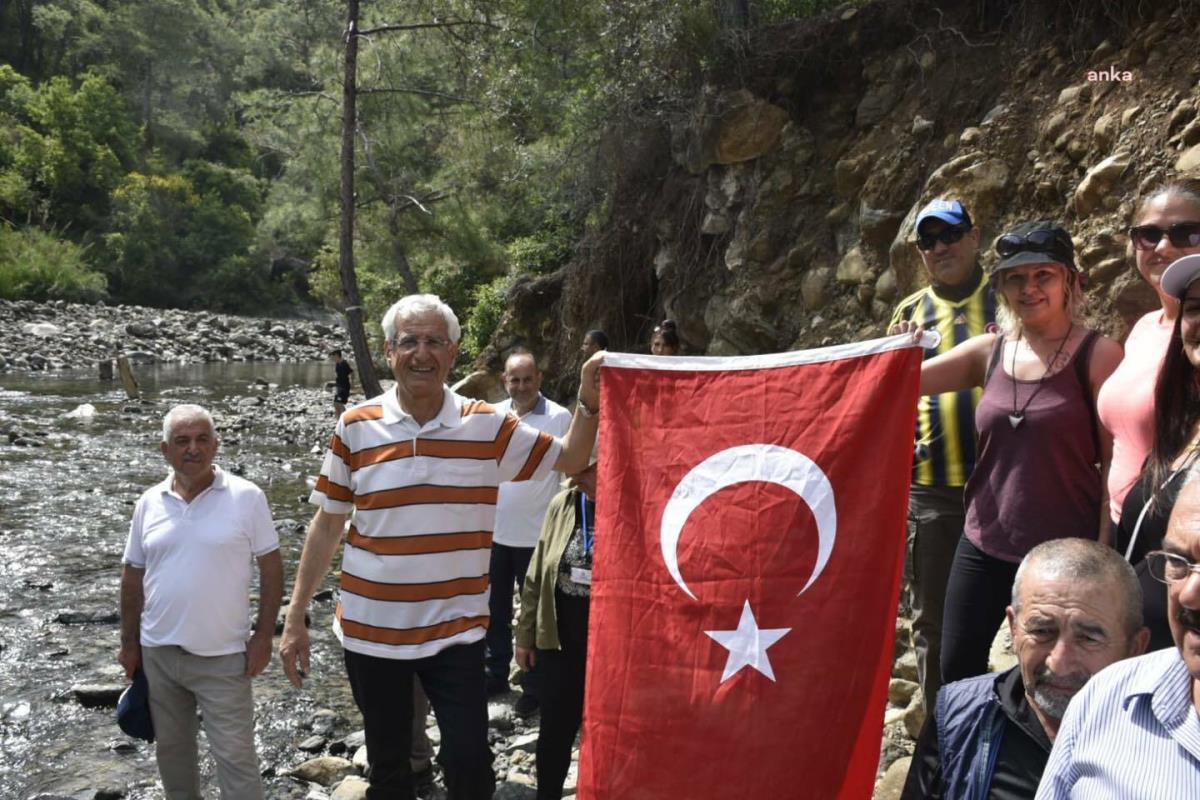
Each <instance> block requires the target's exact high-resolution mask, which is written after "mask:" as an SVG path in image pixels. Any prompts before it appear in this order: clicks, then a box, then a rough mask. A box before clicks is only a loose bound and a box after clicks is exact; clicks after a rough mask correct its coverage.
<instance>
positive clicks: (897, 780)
mask: <svg viewBox="0 0 1200 800" xmlns="http://www.w3.org/2000/svg"><path fill="white" fill-rule="evenodd" d="M911 765H912V756H905V757H904V758H901V759H898V760H896V761H893V762H892V765H891V766H890V767H888V768H887V772H885V773H883V778H882V779H881V780H880V781H879V785H878V786H876V787H875V794H874V795H873V796H872V800H900V793H901V792H902V791H903V790H904V781H905V780H906V779H907V778H908V768H909V766H911Z"/></svg>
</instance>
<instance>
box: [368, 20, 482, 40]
mask: <svg viewBox="0 0 1200 800" xmlns="http://www.w3.org/2000/svg"><path fill="white" fill-rule="evenodd" d="M461 25H478V26H479V27H481V28H492V29H495V30H499V28H498V27H497V26H496V25H494V24H492V23H490V22H481V21H478V20H471V19H456V20H446V21H442V20H436V19H435V20H434V21H432V22H408V23H403V24H401V23H395V24H390V25H377V26H376V27H374V28H367V29H366V30H363V31H359V32H358V35H359V36H372V35H374V34H376V33H392V32H393V31H419V30H426V29H428V28H455V27H458V26H461Z"/></svg>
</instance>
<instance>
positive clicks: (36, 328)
mask: <svg viewBox="0 0 1200 800" xmlns="http://www.w3.org/2000/svg"><path fill="white" fill-rule="evenodd" d="M22 330H24V331H25V333H28V334H30V335H31V336H40V337H42V338H43V339H45V338H49V337H51V336H58V335H60V334H61V333H62V328H60V327H58V326H57V325H55V324H54V323H52V322H30V323H28V324H27V325H23V326H22Z"/></svg>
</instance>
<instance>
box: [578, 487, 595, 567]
mask: <svg viewBox="0 0 1200 800" xmlns="http://www.w3.org/2000/svg"><path fill="white" fill-rule="evenodd" d="M587 500H588V496H587V492H580V493H579V534H580V535H581V536H582V537H583V554H584V555H585V556H586V555H588V554H590V553H591V552H592V545H594V544H595V543H596V531H595V529H593V530H592V533H591V534H590V535H589V534H588V516H587Z"/></svg>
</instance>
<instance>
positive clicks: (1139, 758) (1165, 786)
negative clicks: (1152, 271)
mask: <svg viewBox="0 0 1200 800" xmlns="http://www.w3.org/2000/svg"><path fill="white" fill-rule="evenodd" d="M1184 313H1185V314H1186V313H1187V310H1186V309H1185V310H1184ZM1162 547H1163V549H1162V550H1160V551H1155V552H1152V553H1149V554H1147V555H1146V561H1145V563H1146V565H1147V567H1148V568H1149V570H1150V574H1151V575H1153V576H1154V577H1155V578H1157V579H1158V580H1160V581H1162V582H1163V583H1165V584H1167V616H1168V618H1169V621H1170V624H1171V635H1172V637H1173V638H1174V639H1175V647H1169V648H1166V649H1163V650H1158V651H1156V652H1154V653H1150V654H1148V655H1144V656H1142V657H1141V658H1135V659H1131V660H1129V661H1124V662H1121V663H1120V664H1115V665H1113V666H1112V667H1109V668H1108V669H1106V670H1104V671H1103V672H1101V673H1100V674H1099V675H1097V676H1096V677H1095V678H1094V679H1092V681H1091V682H1090V683H1088V685H1087V687H1086V688H1084V690H1083V691H1082V692H1080V693H1079V694H1078V695H1077V696H1076V697H1075V699H1074V700H1072V701H1071V707H1070V708H1068V709H1067V714H1066V716H1065V717H1063V722H1062V727H1061V728H1060V729H1059V733H1058V739H1057V740H1055V742H1054V750H1053V751H1052V752H1051V753H1050V761H1049V762H1048V763H1047V764H1046V771H1045V772H1044V773H1043V774H1042V783H1041V785H1040V786H1039V787H1038V793H1037V797H1038V800H1058V799H1059V798H1068V797H1069V798H1079V799H1080V800H1087V798H1110V797H1119V798H1126V797H1129V798H1138V800H1176V798H1185V797H1187V798H1195V797H1200V563H1197V562H1200V470H1197V468H1195V467H1193V468H1192V469H1191V471H1190V473H1189V475H1188V477H1187V482H1186V483H1185V485H1184V487H1183V489H1181V490H1180V493H1179V498H1178V499H1177V500H1176V501H1175V508H1174V510H1173V511H1172V512H1171V521H1170V523H1169V524H1168V526H1167V535H1166V537H1165V538H1164V539H1163V543H1162Z"/></svg>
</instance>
